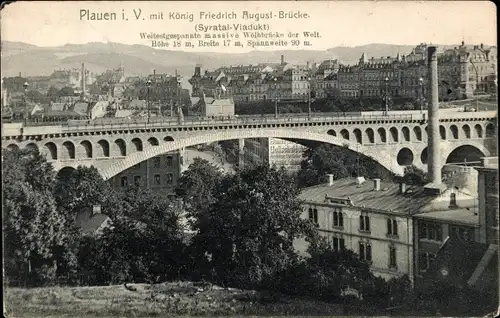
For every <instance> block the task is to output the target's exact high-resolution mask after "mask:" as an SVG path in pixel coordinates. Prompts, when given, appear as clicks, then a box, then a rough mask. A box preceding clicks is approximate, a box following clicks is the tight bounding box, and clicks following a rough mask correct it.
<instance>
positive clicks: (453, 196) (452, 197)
mask: <svg viewBox="0 0 500 318" xmlns="http://www.w3.org/2000/svg"><path fill="white" fill-rule="evenodd" d="M456 207H457V194H456V193H451V194H450V206H449V208H456Z"/></svg>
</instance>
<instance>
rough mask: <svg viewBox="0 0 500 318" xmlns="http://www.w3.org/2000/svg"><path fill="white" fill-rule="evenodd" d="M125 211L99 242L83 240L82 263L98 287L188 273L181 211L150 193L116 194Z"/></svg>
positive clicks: (118, 216) (169, 202)
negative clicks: (99, 285)
mask: <svg viewBox="0 0 500 318" xmlns="http://www.w3.org/2000/svg"><path fill="white" fill-rule="evenodd" d="M116 196H117V197H118V199H119V201H122V202H124V204H123V205H122V206H121V208H123V210H122V211H121V212H120V213H115V214H114V215H113V217H112V226H111V227H109V228H105V229H104V233H103V235H102V236H100V237H98V238H84V240H83V241H82V248H80V253H79V260H80V263H81V264H82V265H81V266H82V270H83V271H85V272H90V273H91V274H92V276H93V277H95V278H96V281H95V283H98V284H107V283H123V282H127V281H135V282H149V283H151V282H157V281H159V280H165V279H167V278H178V277H179V276H180V275H181V274H185V272H186V266H187V261H186V259H187V257H185V252H184V250H185V246H184V244H183V242H182V228H181V226H180V223H179V221H180V217H179V209H178V206H177V205H176V204H175V203H174V202H171V201H169V200H168V199H166V198H165V197H163V196H160V195H156V194H153V193H152V192H151V191H149V190H141V189H136V188H130V189H128V190H127V191H126V192H123V193H116Z"/></svg>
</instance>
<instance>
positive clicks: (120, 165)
mask: <svg viewBox="0 0 500 318" xmlns="http://www.w3.org/2000/svg"><path fill="white" fill-rule="evenodd" d="M299 136H300V138H297V137H298V135H297V133H296V131H294V130H291V129H286V128H284V129H276V128H272V129H252V130H226V131H223V132H204V133H198V134H193V135H191V136H187V137H184V138H177V139H176V140H175V141H172V142H168V143H162V144H160V145H158V146H156V147H147V148H144V149H143V151H140V152H134V153H129V155H128V156H127V157H126V158H125V159H123V160H121V161H120V162H114V163H110V164H107V165H104V166H101V167H99V170H100V172H101V174H102V176H103V177H104V178H105V179H109V178H111V177H113V176H115V175H117V174H118V173H120V172H122V171H124V170H126V169H128V168H131V167H133V166H135V165H136V164H138V163H140V162H143V161H145V160H147V159H150V158H153V157H156V156H159V155H162V154H165V153H168V152H171V151H174V150H177V149H181V148H185V147H189V146H194V145H199V144H205V143H212V142H216V141H221V140H231V139H246V138H282V139H302V140H311V141H318V142H324V143H329V144H333V145H337V146H347V147H349V149H351V150H353V151H359V152H360V153H361V154H363V155H366V156H368V157H371V158H373V160H375V161H377V162H378V163H380V164H381V165H382V166H383V167H385V168H386V169H388V170H390V171H393V172H397V173H400V171H399V170H398V167H397V165H394V164H393V161H395V160H394V158H392V157H391V156H390V155H389V154H384V153H381V152H380V151H377V149H376V147H373V146H368V147H364V146H361V147H360V146H359V144H358V143H357V142H356V141H354V140H346V139H344V138H342V137H341V136H339V137H334V136H332V135H329V134H327V133H320V132H303V133H301V134H300V135H299Z"/></svg>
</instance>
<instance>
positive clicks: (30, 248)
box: [2, 150, 69, 282]
mask: <svg viewBox="0 0 500 318" xmlns="http://www.w3.org/2000/svg"><path fill="white" fill-rule="evenodd" d="M2 168H3V169H2V170H3V174H4V175H3V176H4V177H5V179H4V197H3V219H4V228H3V232H4V238H5V260H6V264H5V273H6V276H7V277H8V278H9V279H14V280H21V281H24V282H27V279H29V280H32V279H37V280H41V281H42V282H46V281H50V279H51V278H54V275H55V273H56V270H57V260H58V259H57V257H56V255H55V251H56V250H57V249H59V248H61V247H62V248H64V247H65V246H67V245H68V244H69V234H68V232H67V229H66V227H65V224H64V217H62V216H61V214H60V213H59V211H58V209H57V208H56V203H55V200H54V198H53V197H52V187H53V182H54V174H55V172H54V170H53V168H52V165H51V164H50V163H48V162H47V161H46V160H45V158H44V157H43V156H41V155H40V153H39V152H38V151H28V150H13V151H6V152H4V153H3V166H2Z"/></svg>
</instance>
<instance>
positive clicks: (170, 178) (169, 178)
mask: <svg viewBox="0 0 500 318" xmlns="http://www.w3.org/2000/svg"><path fill="white" fill-rule="evenodd" d="M173 182H174V175H173V174H171V173H167V184H172V183H173Z"/></svg>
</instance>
